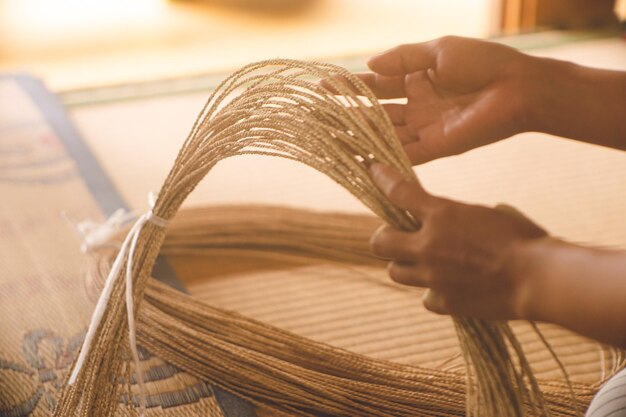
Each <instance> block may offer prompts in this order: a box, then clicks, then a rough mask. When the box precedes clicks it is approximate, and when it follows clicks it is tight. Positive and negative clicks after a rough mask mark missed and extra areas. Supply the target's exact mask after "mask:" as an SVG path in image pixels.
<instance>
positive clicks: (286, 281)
mask: <svg viewBox="0 0 626 417" xmlns="http://www.w3.org/2000/svg"><path fill="white" fill-rule="evenodd" d="M287 219H288V220H287ZM378 224H379V220H377V219H376V218H374V217H370V216H362V215H361V216H358V215H346V214H332V213H316V212H308V211H302V210H296V209H287V208H284V207H268V206H231V207H228V206H226V207H207V208H202V209H194V210H184V211H181V212H180V213H179V214H178V216H177V217H176V218H175V219H174V221H173V223H172V225H171V227H170V229H169V231H168V235H167V237H166V239H165V241H164V244H163V247H162V253H163V254H167V256H168V259H170V260H171V261H172V263H173V264H174V265H176V266H177V265H185V267H186V268H189V269H187V270H185V271H183V272H184V275H185V276H188V277H184V278H185V284H186V285H188V286H189V290H190V292H191V293H192V295H193V297H194V298H195V299H197V300H199V302H203V303H209V304H211V305H215V306H216V309H215V316H214V319H213V322H215V321H216V320H218V319H219V321H220V322H221V323H220V324H215V325H209V327H210V328H211V329H212V330H213V333H216V334H217V333H220V334H221V333H223V334H221V335H220V339H224V340H227V341H231V342H232V343H234V344H237V345H239V346H242V347H245V346H248V345H249V344H251V343H252V341H251V339H257V338H258V339H261V340H263V339H265V338H271V335H272V334H276V333H277V332H278V334H279V335H283V337H285V338H286V339H285V341H291V343H290V345H293V346H294V347H295V348H297V351H296V353H297V352H300V353H301V356H300V355H298V356H293V355H292V354H290V352H289V353H288V352H283V351H282V349H279V348H272V346H271V345H269V344H268V345H267V347H265V348H263V350H265V351H266V352H256V353H250V352H249V353H248V355H254V356H252V357H247V356H248V355H244V357H242V358H237V359H233V358H229V357H227V356H226V357H225V356H223V354H221V353H220V352H219V349H217V351H214V349H216V348H215V347H214V345H215V344H218V343H219V342H218V341H217V340H207V342H206V343H207V344H208V345H207V346H208V347H205V348H206V349H207V352H211V355H210V357H211V358H212V359H211V362H212V363H214V364H215V365H216V366H218V365H219V366H220V367H221V368H226V370H224V369H222V370H221V371H220V372H226V375H227V376H226V377H224V376H220V378H221V381H228V380H232V381H233V384H235V386H234V387H231V389H234V390H239V389H240V388H238V385H237V384H240V383H245V381H246V379H247V378H254V381H255V382H256V384H259V385H261V386H263V383H264V382H271V378H268V376H267V375H266V374H265V372H262V371H261V370H260V369H262V365H261V364H258V365H257V364H255V360H260V358H264V359H265V360H270V359H271V358H272V357H273V358H274V360H276V358H279V359H281V360H284V361H285V364H284V366H289V369H288V371H287V372H285V373H286V374H287V375H291V378H292V379H294V380H298V379H299V378H300V377H301V375H300V374H301V372H303V370H302V369H300V367H304V368H306V367H307V366H310V365H307V364H308V363H310V362H307V361H310V360H311V357H310V356H312V355H311V354H306V352H307V351H308V350H311V351H314V352H318V355H319V354H320V352H319V350H320V346H315V345H316V344H315V343H312V341H315V342H321V343H324V344H325V345H332V346H334V347H335V348H340V351H339V352H338V353H333V355H339V354H341V355H340V357H341V358H342V359H343V360H344V361H347V362H355V363H365V364H368V367H374V368H375V369H379V368H380V369H381V370H382V371H381V372H384V373H388V375H385V379H384V384H383V383H382V382H380V384H381V385H382V386H383V387H384V388H387V389H389V388H394V390H400V392H403V394H404V395H406V396H407V404H410V402H409V401H408V399H409V398H410V399H411V400H412V401H413V402H414V403H415V404H416V406H415V407H414V408H413V409H412V411H411V412H412V413H413V414H412V415H464V411H465V392H464V389H463V384H464V377H465V372H464V365H463V363H462V360H460V357H459V353H460V347H459V344H458V340H457V338H456V335H455V332H454V326H453V324H452V322H451V321H450V319H449V318H448V317H442V316H436V315H433V314H431V313H428V312H427V311H425V310H424V309H423V308H422V307H421V305H420V303H418V302H416V300H417V299H419V298H418V297H419V293H420V291H419V290H415V289H412V288H409V287H405V286H400V285H396V284H393V283H390V282H389V281H388V279H387V278H386V272H385V265H384V262H382V261H380V260H379V259H376V258H373V257H372V256H371V255H370V254H369V252H368V237H369V234H370V233H371V231H372V230H373V228H374V227H376V226H377V225H378ZM344 229H349V230H352V231H353V233H352V234H351V235H345V234H343V233H341V232H342V231H343V230H344ZM303 230H306V231H307V234H306V236H305V237H304V236H303V235H302V231H303ZM298 237H303V239H302V240H299V239H298ZM339 237H342V238H343V239H341V238H339ZM285 241H287V242H291V244H290V245H285V244H284V242H285ZM225 242H226V243H225ZM93 255H94V256H93V259H92V264H91V265H92V268H93V271H92V273H91V274H90V275H91V276H92V277H94V278H95V280H94V282H93V283H92V285H93V286H94V287H95V290H94V291H93V292H92V294H94V296H95V295H96V294H97V291H98V290H99V288H100V287H101V285H102V280H103V276H104V275H105V274H106V271H107V270H108V268H109V265H110V261H111V258H112V257H113V256H114V255H115V251H114V250H111V249H101V250H100V251H98V252H95V253H94V254H93ZM341 258H345V259H346V260H345V261H342V260H341ZM218 260H221V261H223V262H224V263H222V264H220V263H219V262H218ZM177 269H178V268H177ZM201 277H204V278H203V279H201ZM151 287H152V284H150V285H149V288H148V290H147V294H146V297H147V298H146V300H147V303H150V304H153V303H154V301H152V295H151V294H152V291H153V289H152V288H151ZM163 288H166V287H163ZM154 291H157V292H160V291H161V289H160V288H154ZM170 291H171V290H170ZM232 310H236V311H237V312H234V311H232ZM218 312H219V314H218ZM153 313H154V314H157V317H155V318H150V319H149V320H157V319H158V314H159V313H158V312H153V311H151V312H150V314H151V315H152V314H153ZM241 314H245V316H243V315H241ZM246 317H254V318H255V320H252V319H247V318H246ZM140 320H141V323H142V324H144V323H143V316H142V317H140ZM226 324H230V325H229V327H228V328H224V326H225V325H226ZM268 324H269V326H268ZM207 325H208V324H207ZM148 327H152V325H151V324H150V322H149V321H148V322H146V323H145V325H143V326H141V328H143V329H146V328H148ZM512 327H513V329H514V330H515V333H516V335H517V336H518V339H519V340H520V342H521V343H523V345H524V349H525V350H526V352H527V357H528V360H529V362H530V363H531V365H532V367H533V370H534V371H535V374H536V375H537V376H538V378H540V385H541V387H542V389H543V390H544V393H545V396H546V400H547V402H548V404H549V407H550V409H551V410H552V412H553V414H554V415H573V410H572V408H571V405H570V398H569V391H568V387H567V384H566V383H565V381H564V380H563V376H562V373H561V370H560V369H559V367H558V365H557V364H556V363H555V361H554V358H552V357H551V355H550V353H549V352H547V351H546V349H545V346H544V345H543V343H542V342H541V340H540V339H539V338H538V337H537V334H536V333H535V332H534V331H533V330H532V328H531V327H530V326H529V325H528V324H527V323H522V322H515V323H512ZM241 328H244V329H248V330H249V331H250V333H251V334H253V335H257V336H248V337H246V338H245V339H243V340H237V339H239V338H241V337H242V335H238V336H235V335H234V333H236V332H238V331H240V330H241ZM279 328H280V329H284V330H287V331H289V332H292V333H294V334H291V335H289V334H288V333H286V334H285V332H284V331H282V330H279ZM542 330H543V331H544V333H545V335H546V336H547V337H548V338H549V340H550V343H551V344H552V345H553V346H554V348H555V349H556V351H557V353H558V354H559V358H560V359H561V360H562V361H563V362H564V364H565V366H566V368H567V370H568V372H569V374H570V376H571V378H572V380H573V381H574V384H573V388H574V391H575V395H576V397H577V399H578V401H579V402H580V404H581V407H585V406H586V404H587V403H588V402H589V401H590V400H591V397H592V396H593V394H594V393H595V391H596V390H597V389H598V387H599V386H600V384H601V383H602V382H603V381H604V380H605V378H607V377H608V376H610V375H612V374H613V373H614V372H615V371H616V370H618V369H619V367H620V366H621V365H622V364H623V363H622V356H621V354H620V352H619V351H616V350H613V349H610V348H606V347H602V346H600V345H598V344H597V343H596V342H593V341H590V340H587V339H585V338H582V337H580V336H577V335H575V334H573V333H571V332H569V331H566V330H564V329H560V328H558V327H556V326H552V325H542ZM149 333H150V334H149V335H146V336H145V338H144V335H140V340H141V343H142V345H145V346H146V347H148V348H149V349H150V350H151V351H158V352H159V355H162V356H163V357H168V355H172V352H169V348H167V347H165V348H164V347H163V346H167V345H168V344H169V343H170V342H168V340H169V339H171V338H172V334H176V329H174V328H168V329H166V330H161V331H158V330H157V331H152V330H151V331H150V332H149ZM283 343H284V342H283ZM310 345H313V346H310ZM163 349H165V350H163ZM261 349H262V348H259V350H261ZM327 349H329V350H330V351H333V350H335V349H333V348H331V347H330V346H328V347H327ZM348 351H349V352H348ZM321 352H324V350H322V351H321ZM242 355H243V353H242ZM256 355H259V356H256ZM255 358H256V359H255ZM348 359H349V360H348ZM168 360H170V359H168ZM171 360H174V361H175V360H177V359H176V358H175V357H173V358H171ZM178 360H180V361H182V363H188V365H187V366H190V367H191V362H188V361H193V359H188V358H186V357H184V356H183V357H181V358H178ZM198 360H199V359H198ZM233 360H234V361H236V362H235V363H231V361H233ZM242 361H243V362H245V363H246V364H248V365H249V366H250V367H251V368H252V369H253V370H252V371H247V372H252V375H250V374H248V373H247V372H245V370H244V369H241V370H234V371H228V370H227V369H228V368H230V367H232V366H242V368H244V367H243V363H240V362H242ZM248 361H249V362H248ZM294 364H296V365H299V366H298V367H295V368H294V367H292V366H293V365H294ZM178 366H184V365H182V364H178ZM325 366H326V367H327V366H328V365H325ZM337 366H339V365H337ZM257 367H258V368H259V370H256V368H257ZM347 368H349V367H347ZM397 369H402V370H403V371H404V372H405V373H406V375H405V378H407V380H403V379H401V378H398V377H397V376H394V372H392V371H393V370H397ZM277 371H278V370H274V372H277ZM210 372H211V373H213V372H216V371H210ZM230 372H235V375H232V376H228V374H229V373H230ZM257 372H258V374H257ZM348 372H349V369H348ZM424 372H425V373H426V374H429V375H430V378H431V379H434V378H437V381H434V380H433V381H431V382H429V384H424V385H420V384H419V380H420V379H421V378H424ZM255 374H256V375H255ZM413 379H415V381H413ZM443 381H445V384H449V386H448V387H447V388H442V387H444V386H445V385H440V383H441V382H443ZM400 382H404V383H405V384H408V386H407V387H403V388H402V389H399V388H397V386H396V384H399V383H400ZM432 385H435V387H433V386H432ZM455 386H456V387H457V389H453V387H455ZM436 387H438V388H439V389H442V391H436V390H435V388H436ZM379 389H381V392H380V393H379V392H374V393H372V394H371V395H372V396H373V397H374V398H377V397H376V396H377V395H384V391H383V390H382V387H380V388H379ZM414 391H415V392H414ZM433 391H435V392H433ZM238 392H239V391H238ZM416 393H419V394H418V395H415V394H416ZM249 395H250V394H249ZM285 395H286V394H285ZM276 396H277V398H276V399H275V401H274V402H272V401H263V402H260V403H259V402H258V400H256V401H257V405H259V406H260V407H259V412H260V413H261V414H263V413H267V414H263V415H276V414H277V413H280V412H281V411H283V413H285V414H286V415H294V416H299V415H303V413H302V411H291V410H285V409H284V407H283V403H284V402H285V401H286V397H285V396H284V395H283V394H281V393H280V392H278V393H277V394H276ZM251 399H252V400H253V401H255V396H254V395H253V396H252V398H251ZM426 399H427V400H428V401H427V402H428V405H427V406H426V404H425V403H426ZM369 405H370V407H371V410H369V411H368V413H362V414H361V415H390V414H386V412H385V411H384V409H381V408H380V407H379V406H378V404H377V402H376V401H371V402H370V404H369ZM407 412H408V411H407ZM305 414H306V413H305ZM330 414H331V415H342V414H347V413H345V412H343V413H342V412H341V410H335V411H334V412H331V413H330Z"/></svg>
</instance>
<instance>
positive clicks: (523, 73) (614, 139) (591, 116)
mask: <svg viewBox="0 0 626 417" xmlns="http://www.w3.org/2000/svg"><path fill="white" fill-rule="evenodd" d="M368 65H369V67H370V69H371V70H372V72H371V73H366V74H361V75H360V77H361V79H362V80H363V81H365V83H366V84H368V85H369V86H370V87H371V88H372V90H373V91H374V93H375V94H376V95H377V96H378V97H379V98H381V99H388V98H406V104H396V103H393V104H392V103H387V104H385V108H386V110H387V113H388V114H389V116H390V118H391V120H392V122H393V123H394V125H395V127H396V131H397V133H398V136H399V137H400V140H401V141H402V142H403V144H404V148H405V150H406V152H407V154H408V155H409V158H410V159H411V161H412V162H413V163H414V164H421V163H424V162H428V161H430V160H433V159H436V158H440V157H444V156H449V155H455V154H459V153H463V152H466V151H468V150H470V149H474V148H476V147H479V146H482V145H486V144H489V143H492V142H496V141H499V140H501V139H505V138H507V137H509V136H512V135H515V134H517V133H521V132H526V131H533V130H534V131H541V132H545V133H551V134H554V135H558V136H563V137H567V138H572V139H577V140H582V141H586V142H591V143H596V144H599V145H604V146H611V147H614V148H618V149H626V72H619V71H608V70H601V69H593V68H587V67H582V66H580V65H575V64H571V63H567V62H562V61H556V60H552V59H547V58H537V57H532V56H529V55H525V54H522V53H521V52H519V51H517V50H515V49H513V48H509V47H506V46H504V45H500V44H497V43H493V42H486V41H480V40H476V39H466V38H459V37H445V38H440V39H437V40H434V41H430V42H425V43H416V44H409V45H401V46H398V47H396V48H393V49H391V50H389V51H386V52H383V53H382V54H380V55H377V56H375V57H373V58H371V59H370V61H369V62H368Z"/></svg>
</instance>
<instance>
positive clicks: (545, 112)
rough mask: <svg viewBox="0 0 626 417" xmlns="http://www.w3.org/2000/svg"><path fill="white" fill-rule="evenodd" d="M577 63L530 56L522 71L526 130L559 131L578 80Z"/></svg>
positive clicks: (557, 133)
mask: <svg viewBox="0 0 626 417" xmlns="http://www.w3.org/2000/svg"><path fill="white" fill-rule="evenodd" d="M577 67H578V65H576V64H572V63H570V62H565V61H558V60H554V59H550V58H541V57H534V56H527V61H526V65H525V71H524V75H523V78H524V79H523V82H522V89H523V92H522V94H523V97H524V100H523V102H524V105H523V107H524V109H523V111H524V120H525V123H526V125H525V130H526V131H534V132H543V133H551V134H556V135H559V134H560V133H561V132H560V127H559V126H560V124H561V122H562V119H563V116H564V115H566V116H568V114H569V109H568V105H571V103H572V102H575V101H576V97H571V92H572V91H573V90H574V88H572V85H573V84H575V83H576V81H575V79H576V72H577Z"/></svg>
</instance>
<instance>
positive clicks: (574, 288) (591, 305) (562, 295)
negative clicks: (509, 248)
mask: <svg viewBox="0 0 626 417" xmlns="http://www.w3.org/2000/svg"><path fill="white" fill-rule="evenodd" d="M522 258H523V263H524V265H525V266H524V271H525V273H526V276H525V277H524V282H525V289H524V291H522V293H523V294H524V300H523V301H522V306H523V307H522V316H523V318H526V319H529V320H537V321H546V322H551V323H556V324H559V325H562V326H564V327H566V328H569V329H571V330H573V331H575V332H578V333H580V334H582V335H585V336H588V337H591V338H594V339H597V340H599V341H602V342H605V343H609V344H612V345H616V346H620V347H623V348H626V252H625V251H609V250H599V249H591V248H586V247H581V246H576V245H573V244H568V243H565V242H561V241H557V240H553V239H542V240H538V241H536V242H533V243H530V244H528V245H527V246H526V247H525V248H524V249H523V256H522Z"/></svg>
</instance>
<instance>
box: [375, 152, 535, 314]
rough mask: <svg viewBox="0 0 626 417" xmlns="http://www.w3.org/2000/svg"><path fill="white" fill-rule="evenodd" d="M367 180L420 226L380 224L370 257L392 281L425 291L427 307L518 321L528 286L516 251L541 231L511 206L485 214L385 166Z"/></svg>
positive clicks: (445, 312)
mask: <svg viewBox="0 0 626 417" xmlns="http://www.w3.org/2000/svg"><path fill="white" fill-rule="evenodd" d="M371 170H372V177H373V179H374V181H375V182H376V184H377V185H378V187H379V188H380V189H381V191H382V192H383V193H385V195H387V197H388V198H389V199H390V200H391V202H392V203H393V204H394V205H396V206H397V207H399V208H402V209H404V210H407V211H408V212H409V213H410V214H411V215H413V216H414V217H415V218H417V219H419V220H420V221H421V222H422V227H421V229H420V230H419V231H416V232H405V231H400V230H396V229H393V228H391V227H389V226H383V227H381V228H380V229H379V230H378V231H377V232H376V233H375V234H374V235H373V236H372V239H371V245H372V250H373V252H374V253H375V254H376V255H377V256H380V257H382V258H387V259H390V260H391V262H390V263H389V275H390V276H391V278H392V279H393V280H394V281H396V282H399V283H402V284H406V285H414V286H418V287H427V288H430V289H431V291H430V292H429V295H428V296H427V297H426V298H425V300H424V304H425V306H426V308H427V309H429V310H431V311H434V312H436V313H440V314H454V315H461V316H471V317H479V318H485V319H501V320H504V319H517V318H522V317H521V316H522V315H523V313H522V311H523V307H524V305H525V302H526V300H525V297H526V295H527V294H526V292H527V288H526V287H527V286H526V283H525V281H524V278H525V277H526V274H524V265H523V262H518V260H517V259H516V256H515V254H516V250H517V248H518V247H520V246H522V245H523V244H524V243H525V242H527V241H531V240H537V239H540V238H543V237H545V236H546V235H547V234H546V232H545V231H544V230H543V229H542V228H540V227H539V226H537V225H535V224H534V223H532V222H531V221H530V220H528V219H526V218H525V217H524V216H522V215H521V214H520V213H518V212H517V211H515V210H514V209H512V208H507V209H491V208H487V207H482V206H475V205H468V204H462V203H457V202H454V201H450V200H446V199H443V198H439V197H435V196H432V195H430V194H428V193H427V192H426V191H424V189H423V188H421V186H420V184H419V183H417V182H409V181H407V180H405V179H404V178H403V177H402V176H401V175H400V174H399V173H398V172H396V171H395V170H393V169H392V168H389V167H387V166H385V165H381V164H375V165H373V166H372V169H371Z"/></svg>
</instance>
